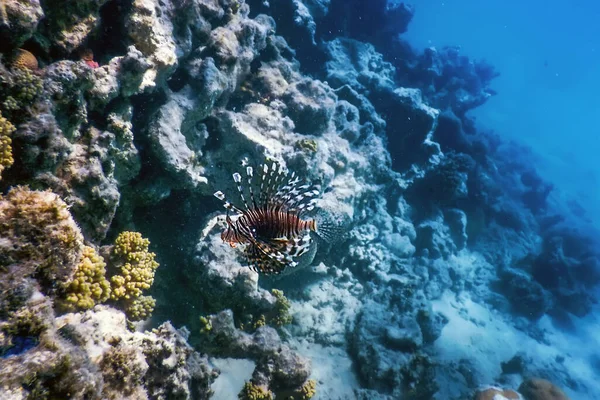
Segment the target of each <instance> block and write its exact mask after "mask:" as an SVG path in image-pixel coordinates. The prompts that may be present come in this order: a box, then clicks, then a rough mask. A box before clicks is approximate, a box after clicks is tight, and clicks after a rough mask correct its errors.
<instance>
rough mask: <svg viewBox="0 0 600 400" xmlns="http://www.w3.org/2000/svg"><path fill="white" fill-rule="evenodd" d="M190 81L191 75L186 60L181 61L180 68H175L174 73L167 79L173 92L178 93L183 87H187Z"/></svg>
mask: <svg viewBox="0 0 600 400" xmlns="http://www.w3.org/2000/svg"><path fill="white" fill-rule="evenodd" d="M189 81H190V76H189V74H188V73H187V70H186V67H185V62H181V63H180V66H179V68H177V70H175V72H174V73H173V75H171V77H170V78H169V80H168V81H167V85H169V89H171V90H172V91H173V92H175V93H177V92H179V91H180V90H181V89H183V88H184V87H185V85H187V84H188V82H189Z"/></svg>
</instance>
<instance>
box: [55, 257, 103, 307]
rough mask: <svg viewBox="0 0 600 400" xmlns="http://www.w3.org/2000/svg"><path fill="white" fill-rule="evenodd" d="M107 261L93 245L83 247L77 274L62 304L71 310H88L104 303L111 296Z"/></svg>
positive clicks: (68, 287)
mask: <svg viewBox="0 0 600 400" xmlns="http://www.w3.org/2000/svg"><path fill="white" fill-rule="evenodd" d="M105 267H106V263H105V262H104V259H103V258H102V257H101V256H100V255H98V253H97V252H96V250H95V249H94V248H93V247H90V246H85V247H84V248H83V255H82V259H81V261H80V262H79V264H78V265H77V269H76V271H75V276H74V278H73V280H72V281H71V282H70V283H69V285H68V286H67V290H66V292H67V294H66V296H65V297H66V298H65V300H64V301H63V302H61V305H62V306H63V307H64V308H65V309H67V310H69V311H74V310H87V309H90V308H92V307H94V305H96V304H99V303H104V302H105V301H106V300H108V298H109V297H110V283H109V282H108V280H106V269H105Z"/></svg>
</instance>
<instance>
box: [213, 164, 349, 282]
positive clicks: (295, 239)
mask: <svg viewBox="0 0 600 400" xmlns="http://www.w3.org/2000/svg"><path fill="white" fill-rule="evenodd" d="M259 171H260V173H259V174H257V175H255V174H254V169H253V168H252V167H251V166H246V179H245V180H246V182H247V185H244V184H243V182H242V175H240V174H239V173H237V172H236V173H234V174H233V180H234V182H235V184H236V186H237V190H238V192H239V197H240V200H241V204H243V207H241V208H238V207H236V206H234V205H233V204H232V203H231V202H229V201H228V200H227V199H226V198H225V195H224V194H223V192H221V191H217V192H215V194H214V195H215V197H217V198H218V199H219V200H221V201H223V202H224V206H225V208H226V209H227V216H226V223H227V227H226V228H225V230H224V231H223V232H222V233H221V239H222V240H223V242H227V243H228V244H229V245H230V246H231V247H236V245H238V244H245V245H246V247H245V249H244V253H245V255H246V258H247V260H248V264H249V267H250V268H251V269H252V270H254V271H256V272H260V273H263V274H280V273H281V272H283V271H284V270H285V269H286V268H288V267H296V266H298V265H299V261H298V259H299V258H300V257H302V256H303V255H306V254H309V255H310V253H312V257H314V251H316V243H314V238H313V236H312V234H316V235H317V236H318V237H320V238H321V239H323V240H325V241H329V242H331V241H332V240H333V239H334V238H335V236H336V233H337V232H338V231H339V229H338V227H337V226H336V224H334V223H333V222H331V221H330V220H329V219H327V218H325V217H324V216H325V214H324V213H323V212H321V213H320V214H318V215H317V218H311V219H304V217H305V216H306V215H307V214H308V213H310V212H311V211H313V210H314V209H315V205H316V202H317V200H318V198H319V195H320V191H319V186H318V185H312V184H309V183H305V182H303V181H302V180H301V179H300V177H298V176H297V175H296V174H295V172H292V173H291V174H290V173H289V172H288V171H287V170H286V169H284V168H283V167H282V166H281V164H277V163H273V164H272V165H271V166H270V167H269V166H268V165H267V164H263V165H262V166H261V167H260V168H259ZM255 190H256V191H257V192H256V193H255ZM232 212H233V213H235V214H237V218H235V219H233V218H232V217H231V215H230V214H231V213H232ZM311 261H312V259H311Z"/></svg>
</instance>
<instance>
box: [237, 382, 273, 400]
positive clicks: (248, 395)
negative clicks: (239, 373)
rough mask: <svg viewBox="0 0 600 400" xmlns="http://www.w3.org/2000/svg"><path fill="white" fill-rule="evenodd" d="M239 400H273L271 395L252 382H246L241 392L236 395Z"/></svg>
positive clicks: (268, 391)
mask: <svg viewBox="0 0 600 400" xmlns="http://www.w3.org/2000/svg"><path fill="white" fill-rule="evenodd" d="M238 399H240V400H273V393H271V391H270V390H268V389H265V388H263V387H261V386H258V385H255V384H253V383H252V382H246V383H245V384H244V387H243V388H242V391H241V392H240V393H239V394H238Z"/></svg>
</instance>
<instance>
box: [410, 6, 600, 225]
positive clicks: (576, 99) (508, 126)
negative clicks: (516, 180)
mask: <svg viewBox="0 0 600 400" xmlns="http://www.w3.org/2000/svg"><path fill="white" fill-rule="evenodd" d="M411 3H412V4H414V5H415V16H414V19H413V21H412V22H411V24H410V26H409V29H408V32H407V33H406V34H405V35H404V38H406V39H408V40H409V41H410V42H411V43H412V44H413V45H414V46H415V47H416V48H418V49H422V48H424V47H429V46H435V47H442V46H444V45H459V46H461V52H462V54H463V55H467V56H469V57H470V58H473V59H486V60H487V61H489V62H490V63H491V64H493V65H494V66H495V67H496V68H497V70H498V71H499V72H500V73H501V76H500V77H499V78H497V79H496V80H494V81H493V83H492V88H494V89H495V90H497V91H498V95H497V96H495V97H494V98H492V99H491V100H490V101H488V103H487V104H485V105H484V106H482V107H480V108H479V109H477V110H475V111H473V112H472V113H471V114H470V115H473V116H475V117H476V118H477V121H478V123H479V124H480V125H483V126H485V127H487V128H492V129H493V130H495V131H496V132H497V133H498V134H500V135H501V136H502V137H505V138H509V139H517V140H519V141H521V142H522V143H525V144H527V145H529V146H531V147H532V148H533V149H534V151H535V153H536V154H537V156H539V157H540V158H539V159H537V160H534V162H535V163H536V166H538V169H539V172H540V173H541V174H542V176H544V177H545V178H546V179H549V180H551V181H553V182H554V183H556V185H557V187H558V188H560V192H562V194H561V193H556V194H555V195H560V196H561V197H564V196H566V197H568V198H569V199H573V198H574V199H576V200H577V201H578V202H579V203H580V204H581V205H582V206H583V207H584V208H585V209H586V211H587V214H588V216H589V217H590V218H591V219H592V220H593V221H594V222H595V225H596V226H600V155H599V153H600V121H599V120H598V117H599V116H600V1H594V0H569V1H557V0H551V1H542V0H527V1H522V0H504V1H500V0H413V1H412V2H411Z"/></svg>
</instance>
